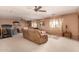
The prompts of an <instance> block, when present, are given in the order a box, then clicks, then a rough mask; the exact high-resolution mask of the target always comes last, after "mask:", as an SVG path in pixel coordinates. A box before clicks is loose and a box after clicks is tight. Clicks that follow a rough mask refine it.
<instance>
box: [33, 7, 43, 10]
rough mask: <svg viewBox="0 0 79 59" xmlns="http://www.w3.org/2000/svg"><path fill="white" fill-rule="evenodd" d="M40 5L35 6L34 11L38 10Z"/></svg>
mask: <svg viewBox="0 0 79 59" xmlns="http://www.w3.org/2000/svg"><path fill="white" fill-rule="evenodd" d="M41 8H42V7H41V6H35V9H34V10H35V11H38V10H39V9H41Z"/></svg>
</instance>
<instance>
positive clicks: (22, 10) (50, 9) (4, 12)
mask: <svg viewBox="0 0 79 59" xmlns="http://www.w3.org/2000/svg"><path fill="white" fill-rule="evenodd" d="M42 9H43V10H46V11H47V12H35V11H34V6H0V17H21V18H24V19H26V20H34V19H42V18H45V17H49V16H52V15H53V14H55V15H64V14H68V13H73V12H77V11H78V9H79V7H78V6H43V8H42Z"/></svg>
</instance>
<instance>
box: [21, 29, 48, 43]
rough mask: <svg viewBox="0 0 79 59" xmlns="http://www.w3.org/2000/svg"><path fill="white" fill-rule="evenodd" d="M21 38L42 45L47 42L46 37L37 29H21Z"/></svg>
mask: <svg viewBox="0 0 79 59" xmlns="http://www.w3.org/2000/svg"><path fill="white" fill-rule="evenodd" d="M22 31H23V37H24V38H25V39H28V40H31V41H32V42H35V43H37V44H43V43H46V42H47V41H48V36H47V35H46V34H42V33H41V31H40V30H37V29H22Z"/></svg>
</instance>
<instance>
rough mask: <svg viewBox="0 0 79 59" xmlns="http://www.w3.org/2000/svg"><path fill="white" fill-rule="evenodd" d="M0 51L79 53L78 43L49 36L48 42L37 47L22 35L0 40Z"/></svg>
mask: <svg viewBox="0 0 79 59" xmlns="http://www.w3.org/2000/svg"><path fill="white" fill-rule="evenodd" d="M0 51H8V52H24V51H25V52H63V51H64V52H72V51H73V52H74V51H79V41H75V40H71V39H67V38H63V37H57V36H53V35H52V36H51V35H49V38H48V42H47V43H45V44H42V45H37V44H35V43H33V42H31V41H29V40H26V39H24V38H23V36H22V34H18V35H16V36H13V37H11V38H6V39H0Z"/></svg>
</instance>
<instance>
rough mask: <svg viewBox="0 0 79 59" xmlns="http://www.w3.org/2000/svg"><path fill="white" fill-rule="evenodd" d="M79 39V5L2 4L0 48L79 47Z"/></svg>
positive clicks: (56, 48) (60, 48)
mask: <svg viewBox="0 0 79 59" xmlns="http://www.w3.org/2000/svg"><path fill="white" fill-rule="evenodd" d="M58 9H59V10H58ZM78 42H79V7H78V6H74V7H73V6H65V7H64V6H61V7H60V6H16V7H15V6H13V7H8V6H6V7H0V51H12V52H13V51H26V52H28V51H29V52H31V51H38V52H41V51H44V52H45V51H46V52H48V51H50V52H52V51H79V50H78V49H79V45H78V44H79V43H78ZM72 44H73V45H72ZM75 47H76V48H75Z"/></svg>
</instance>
